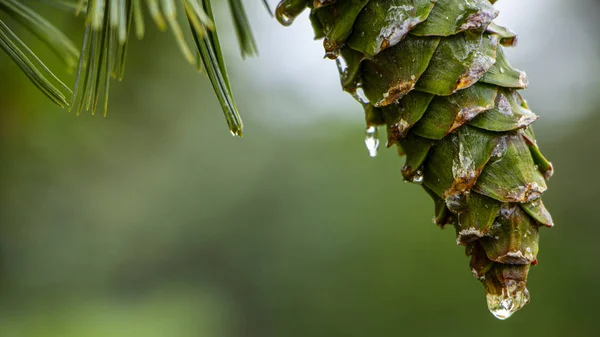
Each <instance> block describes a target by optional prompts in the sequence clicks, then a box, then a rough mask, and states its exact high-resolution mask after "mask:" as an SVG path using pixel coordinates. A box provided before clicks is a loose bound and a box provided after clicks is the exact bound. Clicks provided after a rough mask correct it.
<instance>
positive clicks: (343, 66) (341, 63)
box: [335, 57, 348, 77]
mask: <svg viewBox="0 0 600 337" xmlns="http://www.w3.org/2000/svg"><path fill="white" fill-rule="evenodd" d="M335 64H336V65H337V68H338V71H339V73H340V76H341V77H343V76H347V74H346V73H347V71H348V64H347V63H346V60H344V58H343V57H338V58H336V59H335Z"/></svg>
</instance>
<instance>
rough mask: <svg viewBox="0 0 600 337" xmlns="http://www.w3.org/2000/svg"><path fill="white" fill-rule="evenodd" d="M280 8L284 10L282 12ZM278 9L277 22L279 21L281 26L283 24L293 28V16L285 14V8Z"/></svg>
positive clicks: (276, 13)
mask: <svg viewBox="0 0 600 337" xmlns="http://www.w3.org/2000/svg"><path fill="white" fill-rule="evenodd" d="M280 8H282V9H281V10H280ZM280 8H277V10H276V12H275V17H276V18H277V21H279V23H280V24H282V25H283V26H286V27H287V26H291V25H292V23H294V19H295V18H294V17H293V16H289V15H288V14H287V13H285V12H284V10H283V7H280Z"/></svg>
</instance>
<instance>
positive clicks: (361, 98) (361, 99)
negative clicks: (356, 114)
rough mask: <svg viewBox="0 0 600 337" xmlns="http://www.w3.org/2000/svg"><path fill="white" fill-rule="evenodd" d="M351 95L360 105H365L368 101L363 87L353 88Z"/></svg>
mask: <svg viewBox="0 0 600 337" xmlns="http://www.w3.org/2000/svg"><path fill="white" fill-rule="evenodd" d="M352 97H354V99H355V100H356V101H358V103H360V104H362V105H366V104H369V103H370V102H369V99H368V98H367V96H366V95H365V92H364V90H363V88H361V87H358V88H356V90H354V92H353V93H352Z"/></svg>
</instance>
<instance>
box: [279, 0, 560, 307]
mask: <svg viewBox="0 0 600 337" xmlns="http://www.w3.org/2000/svg"><path fill="white" fill-rule="evenodd" d="M494 2H495V1H493V0H489V1H488V0H437V1H436V0H337V1H336V0H314V1H308V0H284V1H282V2H281V3H280V4H279V6H278V8H277V12H276V16H277V18H278V19H279V21H280V22H281V23H282V24H284V25H289V24H291V23H292V21H293V19H294V18H295V17H296V16H297V15H298V14H299V13H301V12H302V11H303V10H304V9H305V8H310V10H311V14H310V19H311V22H312V25H313V28H314V30H315V34H316V38H324V43H323V44H324V47H325V52H326V56H327V57H329V58H331V59H336V61H337V63H338V67H339V69H340V77H341V83H342V87H343V89H344V90H345V91H347V92H349V93H351V94H352V95H353V96H354V97H355V98H356V99H357V100H358V101H359V102H360V103H361V104H363V106H364V108H365V115H366V123H367V137H366V143H367V147H368V148H369V151H370V152H371V154H372V155H374V154H375V153H376V150H377V146H378V139H377V127H378V126H379V125H385V126H386V129H387V136H388V139H387V146H388V147H390V146H392V145H396V146H397V147H398V152H399V153H400V154H401V155H404V154H405V155H406V163H405V165H404V167H403V168H402V175H403V177H404V179H405V180H407V181H411V182H414V183H417V184H421V185H422V186H423V188H424V189H425V191H427V193H428V194H429V195H430V196H431V197H432V198H433V200H434V202H435V219H434V221H435V223H436V224H438V225H439V226H441V227H444V226H447V225H453V226H454V227H455V229H456V233H457V238H456V242H457V243H458V244H459V245H462V246H465V247H466V251H467V255H468V256H471V262H470V267H471V270H472V272H473V275H475V277H477V278H478V279H479V280H480V281H481V282H482V283H483V285H484V289H485V292H486V297H487V302H488V307H489V309H490V311H491V312H492V314H494V315H495V316H496V317H497V318H500V319H505V318H507V317H509V316H510V315H511V314H512V313H514V312H515V311H517V310H519V309H520V308H521V307H522V306H523V305H525V304H526V303H527V302H528V301H529V292H528V290H527V288H526V282H527V274H528V272H529V267H530V265H535V264H537V259H536V256H537V253H538V238H539V236H538V228H539V227H540V226H541V225H544V226H548V227H552V225H553V222H552V218H551V217H550V214H549V212H548V211H547V210H546V208H545V207H544V204H543V203H542V199H541V196H542V193H543V192H544V191H545V190H546V182H545V180H546V179H548V178H550V176H551V175H552V165H551V164H550V162H548V161H547V160H546V158H544V156H543V155H542V154H541V152H540V151H539V149H538V147H537V144H536V141H535V137H534V134H533V129H532V127H531V124H532V123H533V122H534V121H535V120H536V119H537V116H536V115H535V114H534V113H533V112H531V111H530V110H529V107H528V106H527V103H526V102H525V100H524V99H523V98H522V97H521V95H520V94H519V93H518V90H519V89H524V88H525V87H526V85H527V79H526V76H525V73H523V72H521V71H519V70H517V69H514V68H513V67H511V66H510V64H509V63H508V61H507V60H506V59H505V57H504V53H503V49H502V46H513V45H514V44H515V42H516V35H515V34H514V33H512V32H511V31H510V30H508V29H506V28H504V27H500V26H498V25H496V24H494V23H493V22H492V20H493V19H495V18H496V16H497V14H498V13H497V11H496V10H495V9H494V8H493V3H494Z"/></svg>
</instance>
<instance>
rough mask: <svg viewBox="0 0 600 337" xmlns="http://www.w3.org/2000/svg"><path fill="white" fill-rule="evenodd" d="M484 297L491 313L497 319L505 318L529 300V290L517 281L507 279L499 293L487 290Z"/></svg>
mask: <svg viewBox="0 0 600 337" xmlns="http://www.w3.org/2000/svg"><path fill="white" fill-rule="evenodd" d="M486 292H487V291H486ZM486 298H487V305H488V309H490V312H491V313H492V315H494V316H496V318H498V319H507V318H509V317H510V316H511V315H512V314H514V313H515V312H517V311H518V310H519V309H521V308H522V307H523V306H524V305H525V304H527V303H528V302H529V291H528V290H527V288H526V287H525V286H520V283H518V282H517V281H515V280H508V282H506V287H504V288H502V293H501V294H492V293H489V292H487V293H486Z"/></svg>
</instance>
